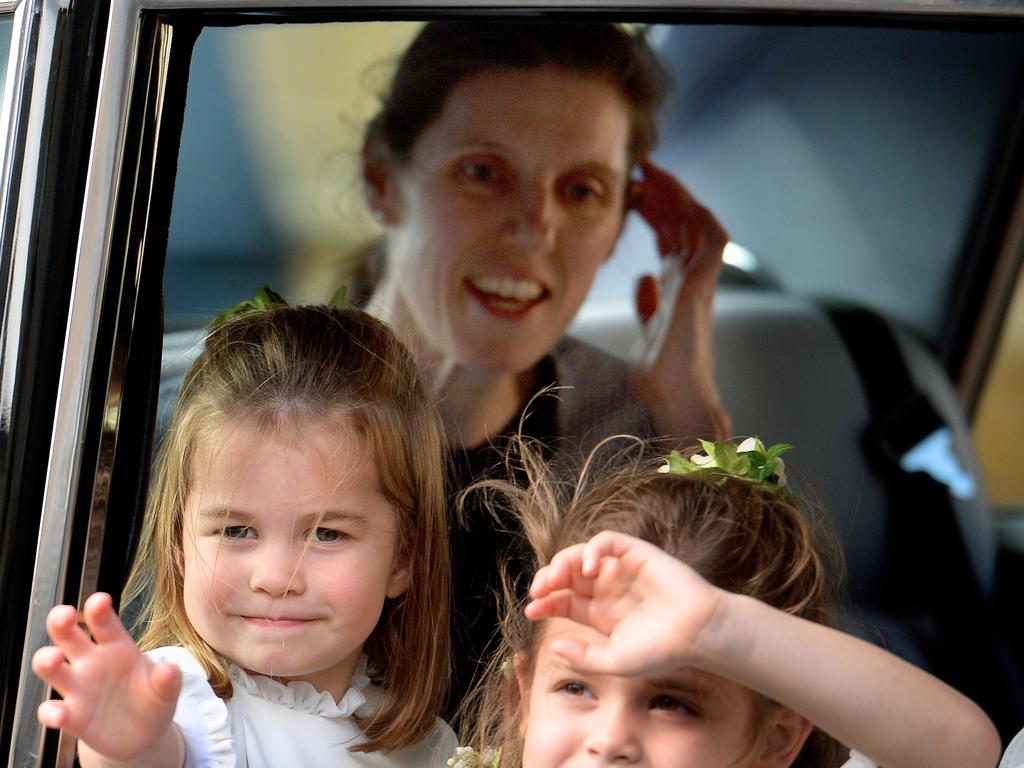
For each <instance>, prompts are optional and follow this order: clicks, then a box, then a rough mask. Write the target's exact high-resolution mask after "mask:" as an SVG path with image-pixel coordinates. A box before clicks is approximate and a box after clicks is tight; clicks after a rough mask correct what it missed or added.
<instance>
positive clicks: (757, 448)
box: [658, 437, 793, 490]
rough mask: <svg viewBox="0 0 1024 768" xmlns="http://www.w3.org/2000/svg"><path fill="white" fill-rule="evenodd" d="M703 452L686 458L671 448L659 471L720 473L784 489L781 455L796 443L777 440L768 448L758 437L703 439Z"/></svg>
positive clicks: (784, 467) (681, 473)
mask: <svg viewBox="0 0 1024 768" xmlns="http://www.w3.org/2000/svg"><path fill="white" fill-rule="evenodd" d="M700 444H701V447H703V448H704V453H694V454H693V455H691V456H690V457H689V458H685V457H684V456H683V455H682V454H680V453H679V451H672V453H670V454H669V456H668V459H667V460H666V461H665V464H664V466H662V467H660V468H659V469H658V471H659V472H672V473H675V474H680V475H685V474H690V473H693V472H704V473H709V474H713V475H717V476H719V477H721V478H722V479H723V480H724V478H725V477H726V476H731V477H736V478H739V479H740V480H747V481H749V482H752V483H756V484H758V485H762V486H764V487H767V488H772V489H776V490H777V489H781V488H783V487H785V485H786V465H785V464H784V463H783V461H782V459H781V458H780V456H782V454H784V453H785V452H786V451H789V450H792V448H793V446H792V445H790V444H788V443H777V444H776V445H773V446H771V447H770V448H766V447H765V445H764V443H762V442H761V441H760V440H758V439H757V438H756V437H748V438H746V439H744V440H743V441H742V442H740V443H739V445H734V444H733V443H730V442H728V441H711V440H701V441H700Z"/></svg>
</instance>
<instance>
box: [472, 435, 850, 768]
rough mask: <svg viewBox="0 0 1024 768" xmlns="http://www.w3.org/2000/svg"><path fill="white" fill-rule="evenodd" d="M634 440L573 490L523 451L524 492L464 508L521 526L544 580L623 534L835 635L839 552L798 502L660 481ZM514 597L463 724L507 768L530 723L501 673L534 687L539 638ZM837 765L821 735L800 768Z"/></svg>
mask: <svg viewBox="0 0 1024 768" xmlns="http://www.w3.org/2000/svg"><path fill="white" fill-rule="evenodd" d="M621 439H622V438H619V440H621ZM628 439H629V441H630V445H629V446H627V447H626V448H624V449H621V448H620V450H618V451H617V452H615V453H614V455H609V453H608V449H609V447H610V441H605V442H604V443H602V444H601V445H599V446H598V447H597V449H595V451H594V452H593V453H592V454H591V457H590V458H589V459H588V461H587V464H586V465H585V467H584V469H583V471H582V472H581V474H580V476H579V478H578V480H577V481H576V482H570V481H566V480H563V479H560V478H559V477H558V476H557V475H556V473H555V472H554V471H552V470H551V469H550V468H549V467H547V466H545V464H544V462H543V460H542V459H541V458H540V455H539V453H538V452H537V450H536V448H533V447H531V446H530V444H529V443H528V442H527V441H523V440H520V441H519V444H518V446H517V447H515V448H514V449H513V450H514V451H515V455H510V458H509V461H510V462H511V463H514V464H517V465H519V466H520V470H519V471H520V472H522V473H524V474H525V476H526V477H527V478H528V481H529V482H528V484H527V485H525V486H516V485H513V484H511V483H507V482H504V481H483V482H480V483H477V484H475V485H474V486H472V487H471V488H469V489H467V490H466V491H465V492H464V494H463V498H465V495H467V494H470V493H474V494H475V493H481V494H483V495H484V496H485V500H486V503H487V504H488V505H490V506H491V508H492V509H495V508H498V507H500V508H501V509H502V510H503V512H504V513H511V514H513V515H515V516H516V517H517V518H518V519H520V520H521V521H522V525H523V529H524V531H525V534H526V538H527V540H528V541H529V544H530V549H531V550H532V552H533V555H534V558H535V565H536V567H537V568H539V567H542V566H544V565H545V564H547V563H548V562H550V560H551V558H552V557H553V556H554V555H555V554H556V553H558V552H559V551H561V550H562V549H564V548H565V547H568V546H571V545H573V544H579V543H581V542H585V541H587V540H589V539H590V538H591V537H593V536H594V535H596V534H597V533H599V532H601V531H604V530H612V531H619V532H622V533H627V534H630V535H632V536H635V537H637V538H640V539H643V540H645V541H648V542H650V543H652V544H655V545H656V546H658V547H661V548H662V549H664V550H665V551H666V552H668V553H669V554H671V555H672V556H674V557H677V558H679V559H680V560H682V561H684V562H686V563H688V564H689V565H690V566H691V567H692V568H693V569H694V570H696V571H697V572H698V573H699V574H700V575H701V576H702V577H704V578H705V579H706V580H707V581H709V582H710V583H712V584H714V585H715V586H717V587H719V588H721V589H725V590H728V591H730V592H735V593H739V594H744V595H749V596H751V597H754V598H757V599H758V600H761V601H762V602H765V603H767V604H769V605H771V606H774V607H775V608H778V609H780V610H783V611H786V612H787V613H790V614H793V615H794V616H799V617H801V618H805V619H809V620H810V621H815V622H818V623H821V624H826V625H831V624H832V623H833V620H834V617H833V611H834V602H835V591H834V587H833V584H834V583H835V582H834V581H833V579H831V578H829V574H830V573H833V574H834V573H835V568H836V567H837V566H838V564H839V563H841V560H840V559H839V558H838V555H837V552H838V550H837V548H836V546H835V543H834V538H832V537H831V536H830V535H829V534H827V532H826V531H825V530H824V529H823V528H822V527H821V526H818V525H816V524H815V523H814V522H813V521H812V520H811V519H810V517H809V515H808V514H807V513H806V512H805V510H803V509H802V508H801V507H800V505H799V503H798V502H797V500H796V498H795V497H793V496H792V495H790V494H789V493H786V492H778V491H775V490H772V489H769V488H766V487H764V486H761V485H758V484H755V483H752V482H748V481H746V480H741V479H737V478H734V477H724V478H723V477H719V478H715V479H711V478H708V477H706V476H705V477H701V476H695V475H679V474H669V473H661V472H658V471H657V470H658V468H659V467H660V466H661V465H662V464H664V453H659V455H657V456H655V455H654V454H655V450H654V449H655V448H656V446H651V445H647V444H644V443H643V442H642V441H640V440H639V439H637V438H628ZM614 440H616V439H615V438H613V439H612V441H614ZM621 445H622V444H621V442H619V446H621ZM602 451H603V452H604V455H605V459H604V460H603V461H600V462H599V461H598V460H597V457H598V455H599V453H600V452H602ZM665 453H667V451H666V452H665ZM510 469H511V467H510ZM510 476H514V475H512V474H511V472H510ZM514 591H515V589H514V587H508V588H506V602H507V604H508V606H509V610H508V611H507V612H506V617H505V620H504V622H503V625H502V627H501V641H502V642H501V647H500V648H499V650H498V651H497V652H496V653H495V656H494V658H493V660H492V662H491V664H490V666H489V668H488V672H487V674H486V675H484V677H483V680H482V682H481V684H480V685H479V686H478V687H477V688H476V689H475V690H474V692H473V693H472V694H471V696H470V699H469V700H468V701H467V703H466V706H465V707H464V710H463V712H462V713H461V718H462V722H463V723H465V724H466V726H467V727H466V731H467V735H468V736H469V739H468V741H469V743H470V744H473V745H474V746H476V747H477V748H478V749H484V748H486V747H488V746H501V748H502V765H503V766H518V765H520V760H521V748H522V734H521V718H522V715H523V713H524V706H523V705H524V702H523V701H522V696H521V692H520V690H519V684H518V682H517V675H515V674H511V673H509V671H508V664H507V663H506V662H507V661H508V660H509V659H513V658H514V659H516V663H517V665H522V666H521V667H520V670H519V674H521V675H523V676H524V677H525V679H531V678H532V676H533V669H534V663H535V657H536V652H537V650H538V646H539V642H540V638H541V635H542V626H543V622H536V623H535V622H529V621H527V620H526V619H525V618H524V617H523V612H522V605H521V604H518V601H517V600H516V597H515V595H514ZM755 702H756V703H755V714H759V715H762V716H763V715H764V714H766V713H767V711H768V708H769V707H771V706H778V705H777V704H774V703H773V702H769V701H767V700H766V699H763V698H761V697H758V698H757V699H755ZM760 719H761V718H760V717H759V718H758V720H760ZM838 755H839V751H838V745H837V744H836V743H835V742H834V741H833V740H832V739H831V738H830V737H828V736H827V735H826V734H824V733H822V732H820V731H815V732H814V733H812V735H811V737H810V738H809V739H808V742H807V744H805V746H804V748H803V750H802V751H801V753H800V756H799V757H798V758H797V761H796V762H795V763H794V766H808V767H810V766H819V765H830V764H833V763H832V762H830V761H831V760H833V759H834V758H835V757H838Z"/></svg>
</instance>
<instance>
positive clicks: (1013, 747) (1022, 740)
mask: <svg viewBox="0 0 1024 768" xmlns="http://www.w3.org/2000/svg"><path fill="white" fill-rule="evenodd" d="M999 768H1024V731H1021V732H1020V733H1018V734H1017V735H1016V736H1014V737H1013V741H1011V742H1010V746H1008V747H1007V748H1006V752H1004V753H1003V759H1002V760H1000V761H999Z"/></svg>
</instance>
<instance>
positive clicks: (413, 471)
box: [123, 306, 449, 752]
mask: <svg viewBox="0 0 1024 768" xmlns="http://www.w3.org/2000/svg"><path fill="white" fill-rule="evenodd" d="M239 422H244V423H248V424H255V425H257V426H258V427H260V428H263V429H266V430H268V431H270V432H271V433H272V431H273V430H286V431H287V430H292V432H293V433H298V434H301V431H302V428H303V427H304V426H308V425H319V426H327V427H333V426H335V425H337V426H338V428H339V429H344V428H350V429H355V430H356V433H357V434H358V435H359V436H360V437H361V438H362V439H363V440H365V441H366V445H367V446H368V448H369V452H370V456H371V457H372V460H373V461H374V462H375V464H376V470H377V474H378V477H379V478H380V483H381V490H382V492H383V494H384V496H385V497H386V498H387V499H388V501H389V502H390V503H391V505H392V507H393V509H394V510H395V515H396V518H397V520H398V541H399V544H398V547H399V551H400V552H402V554H403V556H405V557H407V558H408V562H409V567H410V573H411V580H410V586H409V588H408V589H407V590H406V591H405V592H404V593H403V594H402V595H401V596H399V597H397V598H394V599H391V600H388V601H387V602H386V604H385V606H384V610H383V613H382V614H381V617H380V620H379V621H378V623H377V626H376V628H375V629H374V631H373V633H372V634H371V635H370V637H369V639H368V640H367V641H366V644H365V646H364V651H365V652H366V654H367V656H368V657H369V666H370V671H371V674H373V676H374V678H375V679H376V681H377V682H378V683H379V684H380V685H381V686H382V687H383V689H384V690H385V696H384V697H383V699H382V701H381V703H380V706H379V707H378V708H377V710H376V712H375V713H374V714H373V715H371V716H369V717H367V718H366V719H365V720H363V721H361V722H360V726H361V728H362V729H363V731H364V733H365V734H366V736H367V741H366V742H365V743H363V744H360V745H358V746H356V747H353V748H352V749H353V750H354V751H361V752H376V751H386V750H392V749H397V748H400V747H403V746H408V745H411V744H414V743H416V742H418V741H419V740H420V739H422V738H423V737H424V736H425V735H426V734H427V733H428V732H429V731H430V730H431V728H433V727H434V723H435V718H436V715H437V713H438V711H439V710H440V707H441V704H442V702H443V700H444V695H445V692H446V689H447V685H448V673H449V658H448V655H449V634H448V633H449V629H448V610H449V563H448V535H447V521H448V514H447V509H446V505H445V495H444V494H445V491H444V475H443V472H444V466H445V455H444V447H443V446H444V444H443V437H442V431H441V426H440V422H439V418H438V416H437V413H436V411H435V408H434V406H433V403H432V401H431V400H430V399H429V398H428V397H427V396H426V394H425V393H424V391H423V389H422V387H421V385H420V383H419V378H418V376H417V373H416V366H415V364H414V362H413V360H412V358H411V356H410V355H409V353H408V351H407V350H406V349H405V348H404V347H403V346H402V345H401V344H400V343H399V341H398V340H397V339H396V338H395V336H394V334H392V332H391V331H390V330H388V328H387V327H386V326H385V325H384V324H383V323H381V322H380V321H378V320H376V319H375V318H373V317H371V316H370V315H367V314H366V313H364V312H360V311H356V310H350V309H336V308H333V307H326V306H306V307H287V306H284V307H279V308H274V309H268V310H263V311H255V312H249V313H246V314H243V315H240V316H237V317H235V318H234V319H231V320H229V321H227V322H226V323H224V324H223V325H221V326H219V327H217V328H215V329H214V330H213V331H211V332H210V334H209V336H208V337H207V339H206V343H205V348H204V350H203V352H202V354H201V355H200V357H199V359H198V360H197V361H196V362H195V364H193V366H192V367H191V369H190V370H189V372H188V373H187V374H186V376H185V379H184V382H183V384H182V390H181V394H180V396H179V398H178V403H177V406H176V408H175V412H174V416H173V418H172V420H171V425H170V428H169V429H168V432H167V435H166V436H165V437H164V440H163V442H162V444H161V447H160V451H159V454H158V457H157V462H156V470H155V476H154V481H153V486H152V488H151V491H150V496H149V503H148V507H147V510H146V518H145V522H144V525H143V532H142V539H141V542H140V548H139V552H138V554H137V556H136V558H135V563H134V566H133V569H132V573H131V575H130V576H129V580H128V584H127V586H126V588H125V594H124V597H123V600H124V602H125V603H128V602H130V601H131V600H133V599H141V600H142V601H143V608H142V610H141V613H140V616H139V622H138V626H140V627H141V628H142V629H143V634H142V637H141V639H140V646H141V647H142V648H143V649H151V648H156V647H159V646H164V645H181V646H184V647H185V648H188V649H189V650H190V651H192V653H193V654H195V656H196V657H197V658H198V659H199V661H200V663H201V664H202V666H203V667H204V669H205V671H206V673H207V675H208V677H209V680H210V684H211V685H212V686H213V688H214V690H216V691H217V692H218V694H219V695H221V696H223V697H225V698H227V697H229V696H230V695H231V682H230V680H229V679H228V676H227V672H226V670H225V668H224V665H223V662H222V661H221V660H220V658H219V657H218V655H217V653H216V652H215V651H214V650H213V649H212V648H211V647H210V646H209V645H208V644H207V643H206V642H204V641H203V639H202V638H201V637H199V636H198V635H197V634H196V632H195V630H194V629H193V628H192V626H191V624H190V623H189V621H188V618H187V616H186V614H185V609H184V604H183V598H182V583H183V571H182V547H183V540H182V532H183V513H184V509H185V503H186V500H187V498H188V495H189V490H190V488H191V485H192V480H193V476H194V473H195V472H196V471H197V469H198V468H197V467H194V466H193V457H194V456H195V455H196V450H197V447H198V446H199V445H201V444H203V441H206V440H209V439H211V438H212V437H214V436H216V435H217V434H218V433H219V431H221V430H223V429H224V428H226V427H227V426H229V425H232V424H237V423H239Z"/></svg>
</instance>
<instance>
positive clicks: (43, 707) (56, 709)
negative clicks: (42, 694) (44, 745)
mask: <svg viewBox="0 0 1024 768" xmlns="http://www.w3.org/2000/svg"><path fill="white" fill-rule="evenodd" d="M67 714H68V713H67V709H66V708H65V706H64V702H62V701H56V700H55V699H50V700H48V701H44V702H43V703H42V704H40V705H39V708H38V709H37V710H36V718H37V719H38V720H39V723H40V725H42V726H44V727H46V728H54V729H59V728H63V727H64V724H65V723H66V722H67V719H68V718H67Z"/></svg>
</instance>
